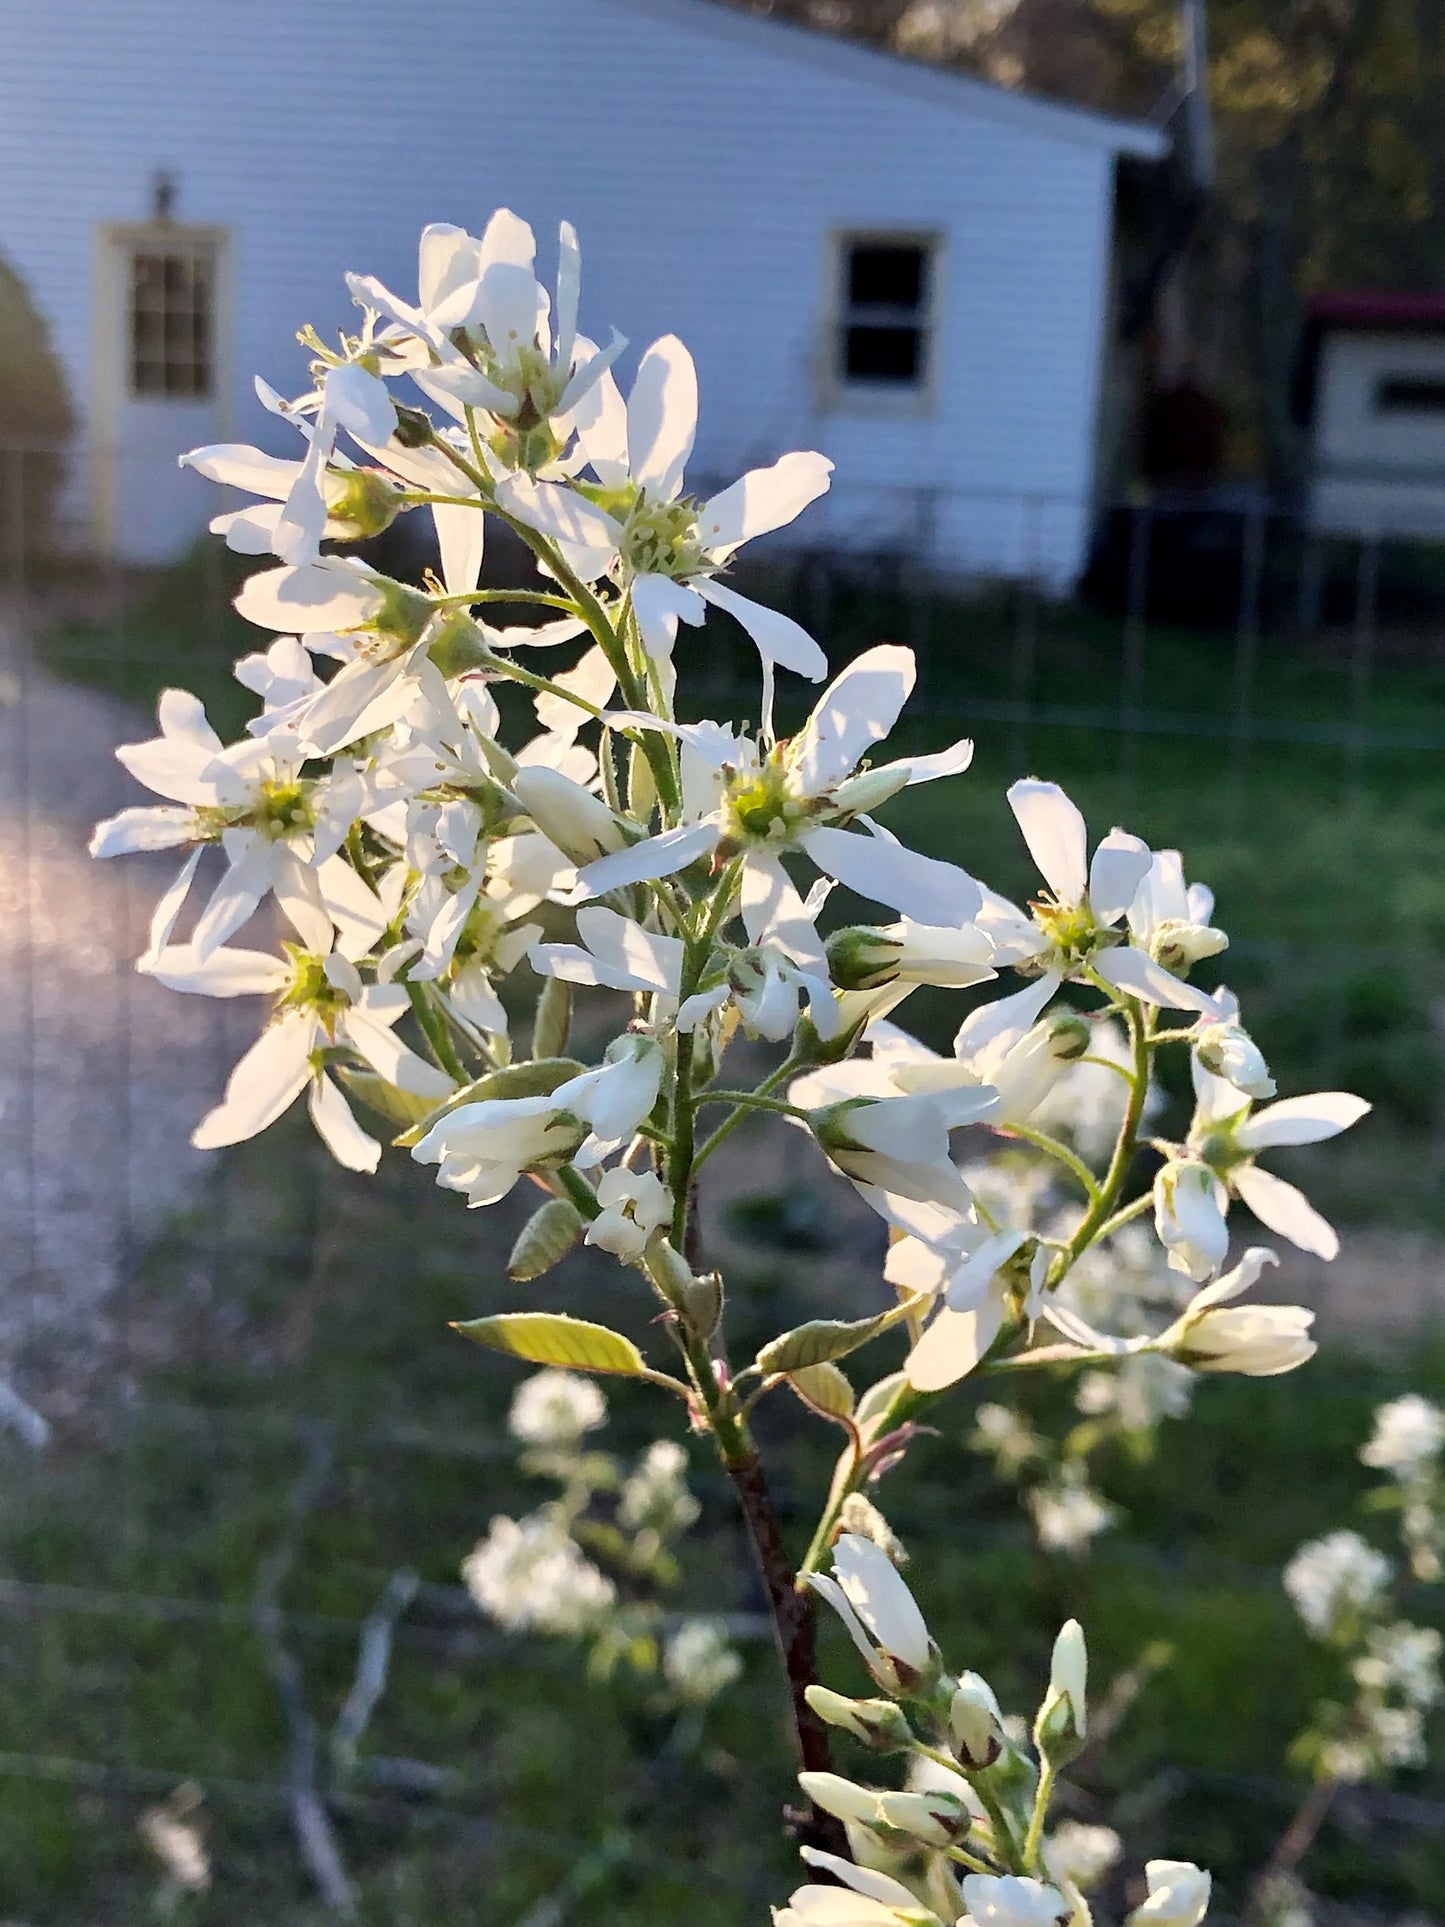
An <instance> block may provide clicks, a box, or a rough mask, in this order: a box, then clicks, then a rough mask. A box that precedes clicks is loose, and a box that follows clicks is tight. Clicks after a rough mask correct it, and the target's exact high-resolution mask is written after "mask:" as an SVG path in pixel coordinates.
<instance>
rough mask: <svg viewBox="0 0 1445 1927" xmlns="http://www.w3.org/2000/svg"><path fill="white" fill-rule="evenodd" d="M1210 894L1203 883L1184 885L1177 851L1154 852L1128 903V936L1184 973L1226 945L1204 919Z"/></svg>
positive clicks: (1219, 932)
mask: <svg viewBox="0 0 1445 1927" xmlns="http://www.w3.org/2000/svg"><path fill="white" fill-rule="evenodd" d="M1213 914H1214V892H1213V891H1212V890H1210V889H1208V888H1207V887H1206V886H1205V885H1204V884H1202V883H1191V884H1190V885H1189V886H1188V887H1187V888H1186V887H1185V883H1184V865H1183V862H1182V860H1181V858H1180V855H1179V852H1178V851H1177V850H1155V851H1154V853H1153V855H1152V857H1151V858H1150V862H1149V868H1148V869H1147V870H1146V871H1145V873H1144V877H1143V880H1142V882H1141V883H1140V885H1139V888H1138V889H1137V891H1135V893H1134V900H1133V902H1132V903H1131V904H1130V905H1129V934H1130V936H1131V937H1133V939H1134V942H1135V944H1136V946H1137V947H1138V948H1139V949H1140V950H1143V951H1144V952H1146V954H1147V955H1149V956H1150V957H1152V958H1153V959H1154V961H1155V963H1157V964H1162V965H1163V967H1164V968H1165V969H1166V970H1170V971H1176V972H1177V971H1181V970H1185V971H1187V970H1188V968H1189V966H1190V965H1191V964H1196V963H1198V962H1200V961H1201V959H1203V958H1205V957H1215V956H1218V954H1219V952H1220V951H1221V950H1227V949H1228V948H1229V939H1228V937H1226V936H1225V934H1224V932H1223V931H1222V930H1216V929H1215V928H1214V927H1213V925H1212V924H1211V923H1210V921H1209V919H1210V917H1211V916H1212V915H1213Z"/></svg>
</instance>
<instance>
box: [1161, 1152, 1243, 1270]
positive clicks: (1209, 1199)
mask: <svg viewBox="0 0 1445 1927" xmlns="http://www.w3.org/2000/svg"><path fill="white" fill-rule="evenodd" d="M1226 1203H1227V1199H1226V1196H1225V1190H1224V1186H1223V1185H1222V1184H1221V1183H1220V1182H1219V1179H1218V1178H1217V1177H1216V1176H1215V1175H1214V1173H1213V1171H1211V1170H1210V1168H1209V1166H1208V1165H1207V1164H1202V1163H1200V1162H1199V1160H1198V1159H1196V1158H1171V1159H1170V1160H1169V1162H1168V1163H1167V1164H1164V1165H1161V1166H1160V1168H1159V1170H1158V1171H1156V1172H1155V1174H1154V1229H1155V1231H1156V1232H1157V1233H1158V1236H1159V1242H1160V1243H1161V1244H1162V1245H1163V1246H1164V1247H1165V1248H1166V1250H1167V1251H1168V1253H1169V1267H1170V1269H1171V1270H1172V1271H1182V1272H1183V1273H1184V1274H1185V1275H1186V1276H1187V1277H1190V1278H1193V1279H1196V1280H1199V1279H1203V1278H1208V1277H1210V1276H1211V1275H1212V1274H1213V1273H1214V1272H1216V1271H1218V1269H1219V1267H1220V1266H1221V1265H1222V1264H1223V1263H1224V1259H1225V1255H1226V1253H1227V1252H1228V1250H1229V1226H1228V1224H1227V1223H1226V1221H1225V1216H1224V1213H1225V1207H1226Z"/></svg>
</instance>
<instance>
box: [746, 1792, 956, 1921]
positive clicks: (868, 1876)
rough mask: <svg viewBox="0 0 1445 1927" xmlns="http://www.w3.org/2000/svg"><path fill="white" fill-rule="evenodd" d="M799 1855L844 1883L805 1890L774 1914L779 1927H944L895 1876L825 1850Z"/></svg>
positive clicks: (808, 1850)
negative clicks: (855, 1864) (862, 1865)
mask: <svg viewBox="0 0 1445 1927" xmlns="http://www.w3.org/2000/svg"><path fill="white" fill-rule="evenodd" d="M827 1777H830V1778H831V1777H833V1776H831V1775H830V1776H827ZM799 1851H800V1852H801V1854H802V1857H803V1859H804V1860H806V1861H807V1863H808V1865H809V1866H810V1867H817V1868H819V1869H821V1870H822V1871H823V1872H824V1873H827V1874H830V1875H831V1876H832V1878H833V1879H834V1880H835V1881H837V1882H838V1883H840V1884H838V1885H837V1886H831V1885H830V1886H826V1887H799V1888H798V1889H797V1891H796V1892H795V1893H794V1894H793V1895H792V1897H791V1899H790V1900H789V1902H788V1905H787V1906H786V1907H781V1908H775V1909H774V1911H773V1922H774V1927H941V1923H939V1921H938V1917H937V1916H936V1915H935V1914H932V1913H930V1912H929V1910H928V1909H927V1908H926V1907H924V1906H923V1905H922V1903H921V1902H920V1901H919V1899H918V1897H917V1896H916V1895H915V1894H914V1893H913V1892H912V1891H911V1890H910V1889H909V1888H907V1887H905V1886H904V1885H903V1883H902V1881H900V1880H895V1879H894V1878H893V1877H892V1875H891V1874H886V1873H880V1872H878V1871H877V1870H876V1869H875V1868H873V1867H856V1866H854V1864H853V1863H852V1861H851V1860H844V1859H843V1858H842V1856H841V1855H839V1854H836V1853H825V1852H823V1850H822V1849H821V1848H820V1847H802V1848H800V1849H799Z"/></svg>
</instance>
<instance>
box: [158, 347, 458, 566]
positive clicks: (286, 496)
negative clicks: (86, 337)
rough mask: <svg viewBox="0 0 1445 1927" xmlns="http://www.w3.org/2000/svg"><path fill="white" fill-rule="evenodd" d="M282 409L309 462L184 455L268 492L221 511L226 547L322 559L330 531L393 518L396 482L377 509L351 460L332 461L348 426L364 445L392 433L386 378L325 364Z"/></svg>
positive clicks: (346, 533)
mask: <svg viewBox="0 0 1445 1927" xmlns="http://www.w3.org/2000/svg"><path fill="white" fill-rule="evenodd" d="M277 412H283V413H285V414H286V415H287V416H288V417H289V418H290V419H291V420H293V421H294V422H295V423H296V425H297V427H298V428H300V429H301V430H302V432H303V434H305V436H306V438H307V442H308V447H307V451H306V457H305V460H304V461H300V462H283V461H277V460H276V458H275V457H274V456H268V455H263V454H261V452H260V451H259V450H258V449H254V448H247V447H244V446H242V445H239V444H226V445H221V446H217V447H212V448H197V449H193V450H192V451H191V453H190V454H189V455H183V456H182V457H181V462H182V465H183V466H189V467H191V468H194V469H196V470H198V471H199V473H200V474H202V475H205V476H208V477H209V478H210V480H212V481H215V482H224V483H226V484H227V485H228V486H230V487H233V488H245V489H251V490H253V491H254V492H255V493H256V494H258V495H260V496H263V497H269V498H270V500H269V502H268V503H267V505H266V506H264V507H262V506H260V505H259V504H253V505H252V506H250V507H248V508H244V509H238V510H235V511H233V512H232V513H230V514H227V515H221V516H217V517H216V519H215V521H213V522H212V523H211V528H212V531H213V532H214V533H215V534H218V535H224V536H225V538H226V542H227V545H228V546H229V547H230V548H233V549H238V550H239V551H240V552H241V553H242V554H243V555H264V554H265V553H266V551H267V550H268V549H269V550H270V551H271V552H272V553H274V554H276V555H278V556H280V557H281V559H282V561H283V562H290V563H305V562H314V561H316V560H317V559H318V558H319V556H320V553H321V548H320V545H321V542H322V539H323V537H325V536H328V535H330V536H335V537H339V538H341V539H343V540H344V539H347V538H354V537H355V536H357V535H374V534H376V533H377V532H378V530H379V529H381V528H384V527H385V526H386V523H387V521H389V520H390V515H389V514H388V513H386V512H385V496H386V495H389V494H390V493H391V492H392V485H391V484H390V483H388V482H385V481H381V488H380V491H379V493H378V497H377V500H376V503H375V505H374V507H373V506H372V505H371V504H368V502H367V500H366V494H365V490H366V488H367V482H366V480H365V479H364V478H357V479H355V480H353V474H354V471H353V472H351V473H348V470H349V468H350V465H349V464H348V465H347V467H346V468H340V467H339V466H333V464H334V460H335V452H336V437H337V435H338V433H339V432H340V431H341V430H342V429H343V428H344V429H346V430H347V431H348V432H349V433H350V434H351V435H353V436H354V437H355V438H356V440H357V441H359V442H361V443H362V444H363V445H366V446H374V445H375V444H377V443H382V442H386V441H388V440H389V439H390V437H391V433H392V430H393V429H394V428H395V426H396V411H395V409H394V408H393V407H392V402H391V396H390V395H389V394H388V392H387V388H386V383H385V382H384V381H382V380H381V379H380V378H379V377H378V376H376V375H374V374H373V373H371V371H370V370H369V369H367V368H364V367H362V366H361V365H360V364H359V363H357V362H342V363H340V364H339V365H338V366H335V367H331V368H327V369H326V370H325V372H324V373H323V375H322V376H321V380H320V385H319V387H318V388H317V391H316V393H315V394H314V395H313V396H309V397H308V398H307V399H306V401H305V402H303V403H300V404H289V405H286V406H285V407H284V408H283V409H281V410H278V411H277ZM308 414H309V415H310V416H311V420H310V422H309V423H308V422H307V421H306V419H305V417H306V415H308ZM378 479H379V480H380V478H378ZM368 509H371V513H368ZM348 510H349V511H350V512H348ZM479 519H480V518H479Z"/></svg>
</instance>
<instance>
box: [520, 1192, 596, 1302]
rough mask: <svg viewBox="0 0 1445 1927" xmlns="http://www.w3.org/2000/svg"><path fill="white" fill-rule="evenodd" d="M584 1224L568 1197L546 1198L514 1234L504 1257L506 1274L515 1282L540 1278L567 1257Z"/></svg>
mask: <svg viewBox="0 0 1445 1927" xmlns="http://www.w3.org/2000/svg"><path fill="white" fill-rule="evenodd" d="M583 1223H584V1220H583V1217H582V1213H581V1212H580V1211H579V1210H578V1209H577V1207H576V1205H575V1204H573V1202H572V1200H571V1199H570V1198H548V1200H547V1202H546V1203H545V1204H544V1205H542V1206H541V1207H540V1209H539V1210H536V1211H534V1212H533V1213H532V1215H531V1217H530V1218H528V1220H527V1222H526V1223H525V1224H524V1225H523V1226H522V1229H521V1231H520V1232H519V1233H518V1234H517V1242H516V1243H515V1244H514V1245H513V1246H512V1255H511V1257H510V1258H509V1259H508V1260H507V1276H508V1277H509V1278H510V1279H512V1280H513V1282H514V1283H516V1284H525V1283H526V1282H527V1281H528V1280H529V1279H532V1278H540V1277H541V1276H542V1274H543V1272H544V1271H550V1270H551V1269H552V1267H553V1265H555V1264H560V1263H561V1261H562V1260H563V1259H564V1258H565V1257H566V1256H567V1253H568V1252H569V1251H570V1250H571V1249H572V1247H573V1245H575V1244H576V1242H577V1240H578V1239H579V1238H580V1237H581V1235H582V1228H583Z"/></svg>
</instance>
